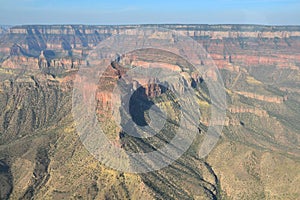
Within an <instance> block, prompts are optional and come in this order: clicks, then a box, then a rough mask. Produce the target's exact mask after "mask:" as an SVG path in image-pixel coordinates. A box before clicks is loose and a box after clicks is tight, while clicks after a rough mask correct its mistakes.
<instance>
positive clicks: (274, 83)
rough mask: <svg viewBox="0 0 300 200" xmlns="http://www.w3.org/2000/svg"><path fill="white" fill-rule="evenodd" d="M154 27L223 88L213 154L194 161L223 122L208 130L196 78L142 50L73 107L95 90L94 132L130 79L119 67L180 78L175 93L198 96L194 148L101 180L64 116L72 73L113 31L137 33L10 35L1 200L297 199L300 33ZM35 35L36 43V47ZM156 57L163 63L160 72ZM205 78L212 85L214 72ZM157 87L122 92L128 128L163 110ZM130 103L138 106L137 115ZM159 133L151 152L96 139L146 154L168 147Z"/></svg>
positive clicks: (1, 93) (53, 29) (122, 138)
mask: <svg viewBox="0 0 300 200" xmlns="http://www.w3.org/2000/svg"><path fill="white" fill-rule="evenodd" d="M161 26H162V27H166V28H170V29H175V30H178V31H180V32H181V33H184V34H187V35H190V36H191V37H193V38H194V39H196V40H197V41H198V42H199V43H201V44H202V45H203V48H204V49H205V50H206V51H207V52H208V54H207V55H210V56H211V57H212V58H213V59H214V62H215V64H216V65H217V66H218V68H219V69H220V73H221V75H222V77H223V79H224V81H225V83H226V84H225V86H226V92H227V100H228V109H227V116H226V118H225V122H224V126H225V128H224V129H223V133H222V135H221V138H220V139H221V140H220V141H219V144H218V145H217V146H216V148H215V150H214V151H213V152H212V154H210V155H209V156H208V158H207V159H205V161H204V160H202V159H199V158H198V157H197V156H198V155H197V151H198V149H199V148H198V147H199V146H200V145H201V144H199V143H200V141H202V139H203V136H204V135H205V133H206V130H207V127H208V126H209V125H210V124H213V125H223V124H222V123H223V119H210V104H211V102H210V97H209V94H208V93H209V92H208V91H207V88H206V86H205V77H203V74H198V73H191V74H190V73H187V72H186V71H184V72H183V70H182V69H183V67H186V69H189V67H190V66H189V64H188V62H186V61H182V60H177V59H175V58H174V57H172V55H170V54H167V53H166V52H164V53H157V51H153V50H147V52H135V53H136V54H131V55H130V54H129V55H122V56H121V58H120V60H119V62H113V63H111V64H110V65H109V66H108V67H107V69H106V71H105V72H104V73H103V75H102V77H101V79H100V80H99V84H97V85H96V84H95V85H93V84H85V85H84V86H83V88H82V89H83V91H84V93H83V96H82V98H83V99H84V100H85V99H87V98H88V95H89V93H90V92H93V91H96V94H95V98H96V101H97V106H98V107H97V111H98V114H102V116H101V115H99V116H100V117H102V118H99V121H101V120H102V121H105V120H107V119H108V121H109V120H110V117H111V114H110V115H109V114H107V113H109V112H111V111H112V109H113V106H112V104H113V103H114V102H115V101H116V99H114V98H115V97H114V93H113V89H114V87H115V86H116V84H117V83H118V81H123V80H122V79H124V77H125V75H126V73H127V72H128V71H130V69H132V68H130V67H129V66H127V65H130V66H131V67H141V68H142V69H148V68H149V67H151V68H152V67H156V68H163V69H167V70H170V71H172V72H176V73H179V74H180V77H181V78H180V80H178V81H181V82H182V83H183V84H184V86H185V87H191V88H194V89H196V88H199V91H197V96H198V97H199V99H197V101H198V100H199V108H200V111H201V114H202V116H201V119H200V121H199V135H198V136H199V138H198V139H197V140H196V141H195V143H194V144H193V145H192V146H191V149H190V150H189V151H188V152H186V154H185V155H184V156H183V157H181V158H180V159H179V160H178V161H176V162H175V163H174V164H172V165H171V166H169V167H167V168H165V169H163V170H160V171H156V172H151V173H148V174H142V175H136V174H126V173H120V172H117V171H113V170H111V169H107V168H106V167H104V166H103V165H102V164H101V163H99V162H98V161H97V160H96V159H94V158H93V156H92V155H90V154H89V152H87V151H86V149H85V148H84V146H83V145H82V144H81V142H80V141H79V139H78V135H77V133H76V130H75V125H74V123H73V118H72V117H73V116H72V114H71V113H72V112H71V109H72V108H71V104H72V89H73V81H74V79H75V73H74V72H76V69H77V68H78V67H80V65H81V64H83V63H84V60H85V58H86V56H87V55H88V53H89V52H91V50H93V49H94V48H95V46H97V44H98V43H99V42H100V41H102V40H103V39H105V38H107V37H109V36H110V35H112V34H115V33H118V31H122V30H125V31H126V32H127V34H134V30H133V28H135V27H136V26H68V25H65V26H20V27H15V28H12V29H10V31H9V33H8V34H9V35H7V36H4V37H2V39H0V52H1V53H2V54H1V59H0V63H1V67H0V73H1V74H0V77H1V78H2V79H1V83H0V100H1V101H0V103H1V104H0V159H2V157H3V156H4V157H6V156H8V158H9V162H8V161H6V160H5V159H2V161H0V185H1V187H0V199H6V198H8V197H10V198H11V199H20V198H35V199H72V198H73V199H76V198H77V199H86V198H90V199H155V198H156V199H173V198H175V199H176V198H177V199H196V198H199V199H219V198H221V197H224V198H227V197H228V198H229V199H243V198H244V199H245V198H246V199H264V198H270V199H296V198H297V197H298V196H299V188H298V187H297V185H299V180H300V178H299V173H298V171H297V170H295V169H298V168H299V162H298V160H299V148H298V146H299V130H300V126H299V124H300V123H299V120H298V119H299V118H300V112H299V109H298V108H299V105H300V102H299V97H300V92H299V86H300V84H299V83H300V82H299V81H300V80H299V77H300V76H299V63H300V58H299V46H300V45H299V44H300V43H299V41H300V40H299V33H298V32H299V27H269V26H243V25H220V26H209V25H161ZM39 34H40V35H42V36H47V37H37V35H39ZM161 37H162V38H164V39H170V38H168V37H167V36H164V35H163V36H161ZM7 38H10V39H9V40H8V39H7ZM24 38H25V39H24ZM2 55H3V56H2ZM145 55H147V57H145ZM166 57H168V61H169V62H170V63H163V62H162V61H164V60H165V58H166ZM143 58H144V59H143ZM145 58H146V59H145ZM201 64H203V65H204V64H205V63H201ZM20 69H21V70H20ZM72 70H74V71H72ZM45 73H46V74H47V73H48V74H53V75H46V74H45ZM55 74H56V75H57V76H55ZM205 75H206V76H210V77H211V78H216V77H217V76H216V74H214V73H213V72H208V73H207V74H205ZM87 78H88V77H87ZM269 81H271V82H269ZM122 83H123V82H122ZM126 83H127V82H126ZM160 83H161V80H158V79H157V80H151V79H149V78H136V79H134V80H132V81H131V82H128V84H126V89H128V90H134V91H137V92H136V93H134V95H133V98H131V109H130V111H131V112H130V113H129V114H131V116H130V117H131V118H134V120H135V122H136V123H139V124H140V125H145V124H146V123H148V121H147V119H146V117H145V116H144V115H142V114H144V112H145V111H147V109H149V107H150V106H152V105H153V104H154V101H155V98H156V97H159V98H164V99H163V100H165V101H166V102H167V103H170V104H171V103H173V104H174V102H173V101H172V99H167V98H166V95H165V94H164V91H165V90H166V89H165V88H163V87H161V85H160ZM168 86H169V87H171V88H172V89H174V90H176V91H178V92H180V91H182V90H184V87H182V86H178V85H168ZM256 91H257V92H256ZM125 92H127V91H125ZM135 97H136V98H135ZM117 100H120V101H122V100H123V99H117ZM140 102H141V103H144V107H143V106H137V104H138V103H140ZM129 103H130V102H129ZM166 105H167V104H166ZM167 106H169V107H167V108H169V109H170V110H171V108H173V107H172V106H170V105H167ZM174 107H175V106H174ZM174 113H175V112H174ZM174 113H171V114H174ZM175 114H176V113H175ZM170 127H171V126H170ZM170 127H169V126H168V127H167V129H166V130H164V132H162V133H161V134H160V135H159V136H158V137H156V138H154V139H153V140H154V143H151V141H149V140H140V139H136V138H132V137H129V136H128V135H127V134H126V133H125V132H123V131H122V130H121V129H120V128H119V127H116V126H115V125H114V124H113V123H112V122H111V121H109V124H108V129H107V132H108V133H111V132H113V131H114V132H116V133H117V134H116V135H113V137H112V138H110V139H112V140H111V142H112V143H113V144H115V145H116V146H118V147H120V148H124V149H126V150H128V151H139V150H149V151H152V150H153V149H155V148H156V146H151V145H152V144H156V143H158V144H161V143H162V144H164V143H165V141H168V139H170V138H172V137H173V136H174V135H173V134H174V133H175V130H174V131H173V129H171V128H172V127H171V128H170ZM4 160H5V161H4ZM3 161H4V162H3ZM278 180H281V181H280V182H278ZM12 188H13V189H12Z"/></svg>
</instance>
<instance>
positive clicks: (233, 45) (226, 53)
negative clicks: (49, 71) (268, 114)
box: [0, 25, 300, 68]
mask: <svg viewBox="0 0 300 200" xmlns="http://www.w3.org/2000/svg"><path fill="white" fill-rule="evenodd" d="M139 27H141V28H143V27H153V28H155V27H157V26H151V25H148V26H146V25H143V26H138V25H132V26H84V25H64V26H58V25H57V26H17V27H12V28H10V29H9V30H8V33H7V34H6V35H4V36H3V37H2V38H1V39H0V44H1V46H0V52H1V53H2V54H4V55H7V56H13V55H15V54H16V51H17V52H21V53H22V54H23V55H25V56H26V57H28V56H29V57H35V58H38V57H39V56H40V55H41V52H42V51H45V50H49V51H53V54H54V57H52V58H51V59H49V60H48V66H49V65H51V66H54V67H60V66H61V65H63V63H64V62H63V61H55V59H58V60H60V59H63V58H65V57H72V58H78V59H84V58H85V56H86V55H87V54H88V52H89V51H90V50H92V49H93V48H95V46H97V44H98V43H99V42H100V41H102V40H103V39H105V38H108V37H109V36H111V35H114V34H117V33H119V32H125V33H126V34H128V35H134V34H135V30H134V29H135V28H139ZM158 27H160V28H168V29H171V30H176V31H178V32H179V33H181V34H184V35H188V36H190V37H192V38H194V39H195V40H197V41H198V42H199V43H201V44H202V45H203V48H204V49H205V50H206V51H207V52H208V53H209V54H210V55H211V56H212V58H213V59H214V60H215V63H216V65H217V66H218V67H220V68H227V67H230V66H229V65H232V64H235V65H245V66H259V65H276V66H278V67H293V66H295V64H296V63H297V61H298V60H299V59H300V54H299V51H298V48H299V46H300V28H299V27H298V26H287V27H283V26H282V27H276V26H255V25H248V26H247V25H159V26H158ZM16 45H17V47H18V48H19V50H16ZM254 49H255V51H254ZM17 54H19V53H17ZM52 59H54V60H53V61H51V60H52ZM35 62H36V61H34V62H32V64H33V65H34V64H35ZM70 66H72V64H70ZM73 66H76V63H75V64H73Z"/></svg>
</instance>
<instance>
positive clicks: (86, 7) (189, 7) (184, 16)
mask: <svg viewBox="0 0 300 200" xmlns="http://www.w3.org/2000/svg"><path fill="white" fill-rule="evenodd" d="M162 23H172V24H174V23H179V24H266V25H300V0H206V1H201V0H151V1H150V0H139V1H138V0H106V1H102V0H0V24H1V25H21V24H99V25H105V24H162Z"/></svg>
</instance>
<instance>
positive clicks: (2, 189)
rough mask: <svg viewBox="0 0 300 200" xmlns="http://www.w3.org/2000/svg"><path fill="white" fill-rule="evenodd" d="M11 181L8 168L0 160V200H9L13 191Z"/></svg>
mask: <svg viewBox="0 0 300 200" xmlns="http://www.w3.org/2000/svg"><path fill="white" fill-rule="evenodd" d="M12 179H13V177H12V174H11V172H10V168H9V166H8V165H7V164H6V163H5V162H4V161H1V160H0V199H9V196H10V194H11V192H12V189H13V184H12Z"/></svg>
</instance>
